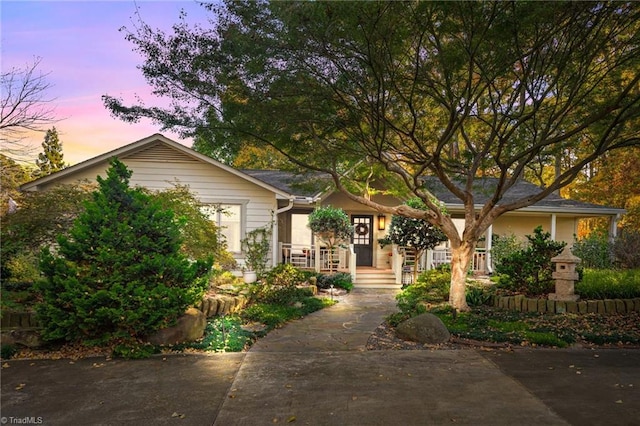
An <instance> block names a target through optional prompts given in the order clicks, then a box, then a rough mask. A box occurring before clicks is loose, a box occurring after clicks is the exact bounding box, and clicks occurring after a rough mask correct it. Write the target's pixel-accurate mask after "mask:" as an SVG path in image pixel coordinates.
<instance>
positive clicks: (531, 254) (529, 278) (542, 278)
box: [496, 226, 566, 296]
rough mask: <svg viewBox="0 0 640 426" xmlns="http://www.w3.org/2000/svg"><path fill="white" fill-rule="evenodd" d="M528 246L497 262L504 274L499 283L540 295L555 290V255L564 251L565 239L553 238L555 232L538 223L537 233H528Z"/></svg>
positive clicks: (498, 270) (512, 288)
mask: <svg viewBox="0 0 640 426" xmlns="http://www.w3.org/2000/svg"><path fill="white" fill-rule="evenodd" d="M527 240H528V242H529V244H528V246H527V248H525V249H523V250H519V251H517V252H515V253H513V254H511V255H510V256H508V257H505V258H504V259H502V262H501V263H500V264H498V265H496V272H497V273H498V274H500V280H499V283H498V284H499V285H500V287H502V288H506V289H508V290H511V291H516V292H522V293H524V294H527V295H530V296H538V295H542V294H547V293H550V292H552V291H553V289H554V286H555V281H554V280H553V277H552V274H553V268H554V267H553V263H552V262H551V258H553V257H555V256H557V255H558V254H560V252H562V249H563V248H564V246H565V245H566V243H564V242H558V241H553V240H551V234H550V233H548V232H543V231H542V227H541V226H538V227H537V228H536V229H534V230H533V235H527Z"/></svg>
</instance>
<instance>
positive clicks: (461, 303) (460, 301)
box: [449, 241, 475, 312]
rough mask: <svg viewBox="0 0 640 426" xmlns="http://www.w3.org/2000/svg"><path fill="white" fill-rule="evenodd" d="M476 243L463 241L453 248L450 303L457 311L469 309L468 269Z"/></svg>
mask: <svg viewBox="0 0 640 426" xmlns="http://www.w3.org/2000/svg"><path fill="white" fill-rule="evenodd" d="M474 251H475V243H470V242H467V241H463V242H462V243H461V244H460V245H459V246H457V247H452V248H451V288H450V290H449V303H450V304H451V307H453V308H454V309H455V310H457V311H463V312H464V311H469V310H471V309H470V308H469V305H467V299H466V295H465V289H466V285H467V271H468V270H469V265H470V263H471V259H472V258H473V252H474Z"/></svg>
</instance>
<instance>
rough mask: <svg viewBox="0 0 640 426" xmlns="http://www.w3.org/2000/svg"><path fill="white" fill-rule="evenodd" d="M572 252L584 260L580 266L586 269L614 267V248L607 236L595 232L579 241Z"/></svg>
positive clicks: (574, 244) (572, 248)
mask: <svg viewBox="0 0 640 426" xmlns="http://www.w3.org/2000/svg"><path fill="white" fill-rule="evenodd" d="M571 252H572V253H573V254H574V255H575V256H578V257H579V258H580V259H582V262H581V263H580V264H581V266H582V267H584V268H596V269H607V268H611V266H612V258H613V247H612V245H611V243H610V242H609V239H608V237H607V235H606V234H603V233H600V232H593V233H591V234H590V235H589V236H587V237H585V238H582V239H580V240H577V241H576V242H574V243H573V247H571Z"/></svg>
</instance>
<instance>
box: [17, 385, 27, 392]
mask: <svg viewBox="0 0 640 426" xmlns="http://www.w3.org/2000/svg"><path fill="white" fill-rule="evenodd" d="M25 386H27V384H26V383H20V384H19V385H18V386H16V390H18V391H19V390H22V389H23V388H24V387H25Z"/></svg>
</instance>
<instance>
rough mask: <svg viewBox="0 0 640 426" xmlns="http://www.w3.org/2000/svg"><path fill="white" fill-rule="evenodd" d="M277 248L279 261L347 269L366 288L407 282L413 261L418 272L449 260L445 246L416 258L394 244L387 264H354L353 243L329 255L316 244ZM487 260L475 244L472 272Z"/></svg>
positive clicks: (487, 268) (485, 267) (481, 270)
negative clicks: (378, 266) (377, 265)
mask: <svg viewBox="0 0 640 426" xmlns="http://www.w3.org/2000/svg"><path fill="white" fill-rule="evenodd" d="M278 252H279V253H281V258H280V261H279V263H285V264H291V265H293V266H295V267H297V268H301V269H308V270H314V271H316V272H329V271H332V272H345V273H349V274H350V275H351V278H352V280H353V282H354V285H355V286H356V287H368V288H399V287H400V286H402V285H404V284H410V283H411V280H412V273H413V265H414V264H415V263H416V262H417V263H418V271H419V272H421V271H425V270H430V269H434V268H437V267H438V266H441V265H443V264H450V263H451V250H450V249H449V248H438V249H433V250H427V251H426V252H425V253H424V254H423V255H422V256H420V257H419V258H418V259H416V257H415V254H414V252H413V250H411V249H409V248H407V247H399V246H396V245H394V246H393V247H392V249H391V251H390V257H391V258H390V262H389V263H390V267H389V268H375V267H361V266H356V256H357V255H356V253H355V250H354V245H353V244H349V245H348V246H341V247H337V248H335V249H334V253H333V256H331V253H330V251H329V249H328V248H326V247H322V246H320V245H319V244H315V245H311V246H310V245H303V244H292V243H283V242H279V243H278ZM490 262H491V259H490V252H489V251H488V250H487V249H486V248H476V251H475V253H474V255H473V260H472V263H471V266H470V269H471V270H472V272H473V273H474V274H488V273H490V272H491V263H490Z"/></svg>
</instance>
